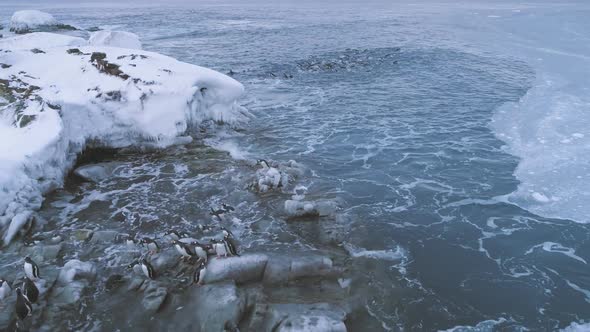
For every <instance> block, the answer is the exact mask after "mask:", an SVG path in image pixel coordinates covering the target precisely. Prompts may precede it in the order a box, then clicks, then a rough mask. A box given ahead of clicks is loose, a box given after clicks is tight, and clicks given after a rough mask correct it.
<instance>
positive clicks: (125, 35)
mask: <svg viewBox="0 0 590 332" xmlns="http://www.w3.org/2000/svg"><path fill="white" fill-rule="evenodd" d="M88 44H90V45H93V46H113V47H124V48H131V49H136V50H141V42H140V41H139V37H138V36H137V35H136V34H134V33H131V32H126V31H106V30H105V31H97V32H94V33H93V34H92V35H91V36H90V39H89V40H88Z"/></svg>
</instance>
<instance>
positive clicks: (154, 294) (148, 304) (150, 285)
mask: <svg viewBox="0 0 590 332" xmlns="http://www.w3.org/2000/svg"><path fill="white" fill-rule="evenodd" d="M144 284H147V287H146V289H145V290H144V294H145V295H144V297H143V300H142V301H141V304H142V305H143V307H144V308H145V310H146V312H147V313H148V314H150V315H151V314H155V313H156V312H157V311H158V310H159V309H160V307H161V306H162V304H163V303H164V300H166V296H167V295H168V291H167V290H166V287H162V286H160V284H159V283H157V282H153V281H149V282H146V283H144Z"/></svg>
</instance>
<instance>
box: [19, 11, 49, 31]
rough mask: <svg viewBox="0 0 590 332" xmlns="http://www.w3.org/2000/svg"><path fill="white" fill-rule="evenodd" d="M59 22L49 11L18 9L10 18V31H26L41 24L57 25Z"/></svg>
mask: <svg viewBox="0 0 590 332" xmlns="http://www.w3.org/2000/svg"><path fill="white" fill-rule="evenodd" d="M58 24H59V22H58V21H57V20H56V19H55V18H54V17H53V16H52V15H51V14H49V13H45V12H42V11H38V10H20V11H17V12H15V13H14V14H13V15H12V18H11V19H10V25H9V28H10V31H14V32H17V33H20V32H26V31H29V30H33V29H36V28H38V27H41V26H52V25H58Z"/></svg>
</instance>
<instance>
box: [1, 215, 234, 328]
mask: <svg viewBox="0 0 590 332" xmlns="http://www.w3.org/2000/svg"><path fill="white" fill-rule="evenodd" d="M222 207H223V208H222V209H218V210H214V209H211V215H212V216H215V217H216V218H218V219H219V220H221V216H222V215H223V214H224V213H228V212H231V211H234V208H233V207H231V206H229V205H226V204H223V205H222ZM199 228H200V230H201V231H210V230H212V228H213V227H212V226H203V225H200V226H199ZM221 232H222V234H223V238H222V239H221V240H218V239H215V238H211V239H210V240H209V243H207V244H204V243H203V244H202V243H199V242H198V241H195V240H194V239H193V238H191V236H190V235H189V234H188V233H186V232H178V231H176V230H168V231H167V232H166V233H165V236H168V237H169V238H170V239H172V245H173V246H174V248H175V249H176V251H177V252H178V253H179V254H180V255H181V259H182V260H193V259H194V258H197V262H196V263H197V267H196V269H195V271H194V274H193V283H195V284H197V285H201V284H202V283H203V278H204V276H205V273H206V266H207V261H208V256H209V255H216V256H217V257H218V258H220V257H229V256H239V254H238V251H237V245H236V242H235V238H234V236H233V234H232V232H231V231H229V230H228V229H227V228H225V227H221ZM136 243H137V241H136V240H135V239H133V238H128V239H127V244H133V245H135V244H136ZM139 244H141V245H143V246H145V247H146V248H147V249H148V254H153V253H155V252H157V251H159V250H160V246H159V245H158V243H157V242H156V241H155V240H154V239H151V238H148V237H143V238H142V239H141V240H140V241H139ZM136 264H140V265H141V270H142V272H143V274H144V275H145V276H146V277H147V278H149V279H155V278H156V271H155V270H154V267H153V266H152V265H151V264H150V263H149V261H148V260H147V258H146V255H144V256H142V258H141V259H140V260H136V261H134V262H133V263H131V264H129V266H128V267H129V268H133V266H134V265H136ZM23 269H24V272H25V277H24V281H23V284H22V286H21V287H17V288H16V315H17V317H18V319H19V320H21V321H23V320H25V319H26V318H27V317H28V316H31V315H32V313H33V304H34V303H37V301H38V299H39V289H38V288H37V286H36V285H35V283H34V281H35V280H38V279H40V274H39V266H38V265H37V264H36V263H35V262H34V261H33V260H32V259H31V258H30V257H28V256H27V257H25V259H24V266H23ZM11 293H12V288H11V287H10V284H9V283H8V281H7V280H4V279H1V278H0V300H3V299H5V298H7V297H8V296H10V295H11Z"/></svg>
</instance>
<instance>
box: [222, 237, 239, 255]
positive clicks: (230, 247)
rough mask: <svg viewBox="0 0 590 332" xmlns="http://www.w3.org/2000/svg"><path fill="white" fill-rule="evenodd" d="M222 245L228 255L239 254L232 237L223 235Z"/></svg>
mask: <svg viewBox="0 0 590 332" xmlns="http://www.w3.org/2000/svg"><path fill="white" fill-rule="evenodd" d="M223 245H224V246H225V250H226V251H227V253H228V254H229V255H230V256H240V255H239V254H238V250H237V249H236V244H235V243H234V241H233V238H230V237H229V236H226V237H224V238H223Z"/></svg>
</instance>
